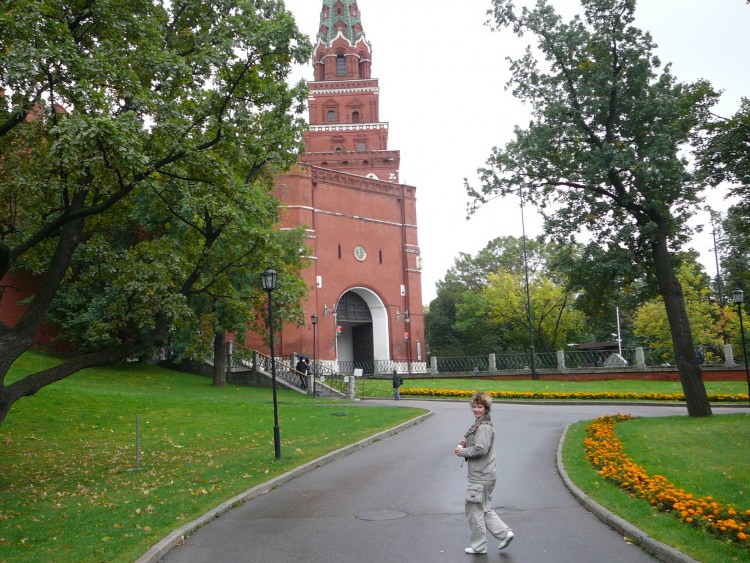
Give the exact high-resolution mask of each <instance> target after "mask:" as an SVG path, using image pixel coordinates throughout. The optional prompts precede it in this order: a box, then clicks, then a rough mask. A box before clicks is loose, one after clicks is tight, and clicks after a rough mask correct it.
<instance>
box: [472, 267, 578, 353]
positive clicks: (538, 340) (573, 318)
mask: <svg viewBox="0 0 750 563" xmlns="http://www.w3.org/2000/svg"><path fill="white" fill-rule="evenodd" d="M483 294H484V296H485V299H486V300H487V302H488V303H489V307H488V310H489V317H490V319H492V321H493V322H494V323H495V325H496V326H497V327H498V329H499V327H503V329H504V330H503V332H504V333H505V340H506V341H507V342H508V345H509V349H512V350H516V351H520V350H524V349H527V348H528V346H529V332H528V331H529V325H528V316H527V311H526V283H525V280H524V277H523V276H522V275H520V274H517V273H511V272H499V273H497V274H493V275H492V276H490V280H489V283H488V284H487V286H486V288H485V289H484V292H483ZM529 294H530V297H531V302H532V308H531V310H532V322H531V324H532V327H533V331H534V341H535V348H536V349H537V350H538V351H544V352H555V351H557V350H560V349H561V348H562V347H564V346H565V345H566V343H567V342H577V341H579V339H580V337H581V333H582V331H583V329H584V326H585V317H584V315H583V314H582V313H581V312H580V311H578V310H576V309H575V308H574V307H573V305H574V300H573V297H572V295H571V294H570V292H569V291H568V290H567V288H566V287H565V286H564V285H559V284H556V283H555V282H554V281H553V280H552V279H550V278H549V277H547V276H545V275H537V276H534V277H532V278H530V280H529Z"/></svg>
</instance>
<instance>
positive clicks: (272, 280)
mask: <svg viewBox="0 0 750 563" xmlns="http://www.w3.org/2000/svg"><path fill="white" fill-rule="evenodd" d="M277 277H278V275H277V274H276V272H275V271H274V270H271V269H270V268H269V269H268V270H266V271H265V272H263V273H262V274H261V276H260V278H261V283H262V284H263V289H264V290H265V291H267V292H268V330H269V332H270V341H269V342H270V348H271V386H272V387H273V449H274V453H275V454H276V459H281V432H280V431H279V408H278V403H277V401H276V352H275V350H274V337H273V290H274V289H276V280H277Z"/></svg>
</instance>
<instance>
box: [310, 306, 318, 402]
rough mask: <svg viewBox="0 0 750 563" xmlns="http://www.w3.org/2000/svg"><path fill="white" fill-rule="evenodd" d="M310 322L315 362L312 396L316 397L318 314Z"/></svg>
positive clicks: (313, 365)
mask: <svg viewBox="0 0 750 563" xmlns="http://www.w3.org/2000/svg"><path fill="white" fill-rule="evenodd" d="M310 322H311V323H312V326H313V362H312V394H313V397H314V396H315V371H316V369H315V358H316V356H317V355H318V343H317V340H316V334H315V333H316V332H317V328H318V315H317V313H313V314H312V316H311V317H310Z"/></svg>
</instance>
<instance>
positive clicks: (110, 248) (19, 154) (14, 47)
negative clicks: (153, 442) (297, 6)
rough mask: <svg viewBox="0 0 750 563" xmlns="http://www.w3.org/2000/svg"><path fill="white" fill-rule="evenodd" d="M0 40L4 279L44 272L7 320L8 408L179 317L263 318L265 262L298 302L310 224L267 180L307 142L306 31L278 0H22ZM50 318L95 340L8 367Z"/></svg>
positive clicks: (138, 347) (0, 334) (148, 342)
mask: <svg viewBox="0 0 750 563" xmlns="http://www.w3.org/2000/svg"><path fill="white" fill-rule="evenodd" d="M0 47H1V48H0V90H2V92H3V95H2V96H0V151H2V152H0V213H1V214H2V216H0V280H2V278H3V277H4V276H5V275H6V274H8V273H9V272H12V271H19V270H24V271H27V272H31V273H33V274H34V275H35V276H37V277H38V279H39V280H40V281H41V283H40V285H39V289H38V290H37V291H36V293H35V294H34V296H33V298H32V299H31V300H30V302H29V305H28V311H27V312H26V314H25V315H24V317H23V318H22V320H21V321H20V322H19V323H18V324H16V325H15V326H13V327H9V326H5V325H0V383H2V386H0V421H2V419H3V418H4V417H5V415H6V414H7V412H8V410H9V408H10V406H11V405H12V404H13V402H15V401H16V400H18V399H19V398H21V397H23V396H28V395H31V394H33V393H35V392H36V391H38V390H39V389H40V388H42V387H44V386H45V385H48V384H50V383H53V382H54V381H58V380H59V379H62V378H64V377H67V376H68V375H70V374H71V373H74V372H75V371H77V370H80V369H83V368H85V367H90V366H95V365H101V364H105V363H111V362H114V361H118V360H120V359H123V358H125V357H128V356H131V355H134V354H137V353H139V352H141V351H144V350H148V349H150V348H152V347H153V346H155V345H161V344H163V343H164V342H165V341H166V338H167V336H168V335H169V334H173V333H175V331H179V330H182V331H184V332H186V333H190V334H197V333H203V334H207V335H211V336H213V335H214V333H215V332H216V331H220V330H223V329H232V328H237V327H239V326H240V325H242V324H243V323H251V324H252V323H253V322H256V323H257V320H256V317H255V315H254V313H253V310H254V309H255V306H257V304H258V298H259V295H260V294H261V293H262V291H261V290H260V289H259V288H258V287H257V286H258V279H259V274H260V272H261V271H262V270H264V269H265V268H266V267H268V266H269V265H272V266H273V267H274V268H275V269H276V270H277V271H279V272H280V274H282V275H281V277H280V287H279V290H277V292H276V294H275V297H276V299H277V302H278V304H279V305H280V310H279V313H280V315H285V314H286V315H287V316H294V311H293V305H294V303H295V302H298V300H299V296H300V295H301V293H302V292H303V291H304V288H303V287H302V285H301V283H300V282H299V280H296V279H295V276H294V274H295V273H296V272H297V271H298V270H299V268H300V267H301V266H302V261H301V258H300V256H301V255H302V254H303V250H302V249H303V246H302V237H301V235H300V233H296V232H293V231H291V232H290V231H277V230H275V229H274V225H275V223H276V222H277V219H278V211H277V205H278V204H277V202H276V200H275V199H273V198H272V197H271V196H270V195H269V190H270V188H271V186H272V180H273V175H274V173H276V172H278V171H281V170H284V169H285V168H287V167H288V166H289V165H290V164H291V163H292V162H293V161H294V159H295V157H296V154H297V153H298V151H299V148H300V146H301V135H302V131H303V129H304V127H305V124H304V121H303V119H302V117H301V111H302V104H303V101H304V98H305V89H304V87H303V86H302V85H301V84H300V85H296V86H289V85H288V84H287V78H288V77H289V73H290V70H291V66H292V65H293V64H295V63H302V62H305V61H306V60H307V59H308V57H309V54H310V52H311V46H310V44H309V42H308V40H307V38H306V37H305V36H303V35H302V34H301V33H300V32H299V30H298V29H297V27H296V24H295V22H294V19H293V17H292V16H291V14H290V13H289V12H288V11H286V9H285V8H284V6H283V4H282V3H281V2H278V1H275V0H239V1H238V0H233V1H231V2H227V1H225V0H181V1H176V2H166V1H161V0H133V1H131V2H121V1H119V0H94V1H90V2H78V1H61V2H52V1H49V0H41V1H37V0H34V1H31V0H11V1H9V2H5V3H4V4H3V11H2V13H0ZM284 274H289V275H288V276H285V275H284ZM0 283H1V282H0ZM284 305H288V306H290V307H287V308H286V309H285V308H284ZM285 311H286V312H285ZM49 319H55V320H57V321H58V322H59V323H60V324H61V325H62V326H63V327H65V328H66V331H67V332H68V334H70V335H74V336H75V337H76V338H77V340H78V342H79V344H80V347H81V349H82V350H83V352H84V353H83V354H81V355H79V356H77V357H75V358H72V359H71V360H69V361H67V362H65V363H64V364H62V365H60V366H57V367H55V368H53V369H51V370H47V371H45V372H41V373H37V374H31V375H29V376H27V377H25V378H24V379H22V380H19V381H15V382H12V383H10V384H9V385H6V384H5V375H6V374H7V371H8V369H9V367H10V365H11V364H12V363H13V361H14V360H15V359H16V358H18V357H19V356H20V354H21V353H23V351H25V350H26V349H28V347H29V346H30V345H31V343H32V341H33V338H34V335H35V334H36V332H37V330H38V329H39V327H40V326H41V325H42V323H44V322H45V321H46V320H49ZM203 340H204V344H203V345H204V347H205V340H206V339H205V338H204V339H203Z"/></svg>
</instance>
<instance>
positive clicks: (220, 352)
mask: <svg viewBox="0 0 750 563" xmlns="http://www.w3.org/2000/svg"><path fill="white" fill-rule="evenodd" d="M214 385H215V386H217V387H226V386H227V339H226V335H225V334H224V333H223V332H217V333H216V334H215V335H214Z"/></svg>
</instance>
